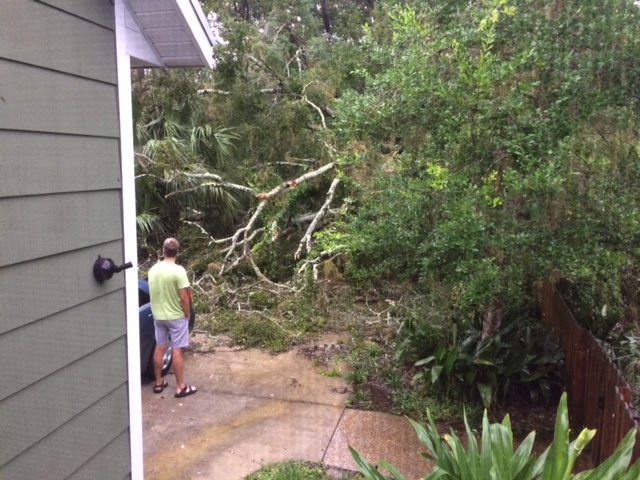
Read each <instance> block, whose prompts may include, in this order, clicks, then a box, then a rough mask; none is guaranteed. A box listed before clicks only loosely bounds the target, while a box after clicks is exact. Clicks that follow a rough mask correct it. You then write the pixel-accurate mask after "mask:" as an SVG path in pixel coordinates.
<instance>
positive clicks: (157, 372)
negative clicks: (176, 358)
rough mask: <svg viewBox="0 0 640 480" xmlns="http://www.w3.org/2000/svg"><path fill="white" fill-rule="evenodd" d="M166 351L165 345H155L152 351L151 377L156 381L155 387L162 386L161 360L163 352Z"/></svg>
mask: <svg viewBox="0 0 640 480" xmlns="http://www.w3.org/2000/svg"><path fill="white" fill-rule="evenodd" d="M166 350H167V346H166V345H158V344H156V348H155V349H154V350H153V376H154V378H155V380H156V383H155V384H156V385H162V360H163V359H164V352H165V351H166Z"/></svg>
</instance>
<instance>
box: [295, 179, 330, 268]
mask: <svg viewBox="0 0 640 480" xmlns="http://www.w3.org/2000/svg"><path fill="white" fill-rule="evenodd" d="M339 183H340V179H339V178H334V179H333V182H331V186H330V187H329V190H328V191H327V198H326V199H325V201H324V204H322V207H320V210H318V213H316V215H315V217H314V219H313V220H312V221H311V225H309V228H307V231H306V232H305V234H304V235H303V236H302V238H301V239H300V245H298V249H297V250H296V253H295V254H294V255H293V257H294V258H295V259H296V260H299V259H300V255H301V254H302V249H303V248H304V249H305V250H306V251H307V253H309V251H311V238H312V237H313V232H315V230H316V227H317V226H318V221H319V220H320V219H321V218H322V217H324V216H325V214H326V213H327V211H328V210H329V206H330V205H331V202H332V201H333V196H334V195H335V193H336V188H337V187H338V184H339Z"/></svg>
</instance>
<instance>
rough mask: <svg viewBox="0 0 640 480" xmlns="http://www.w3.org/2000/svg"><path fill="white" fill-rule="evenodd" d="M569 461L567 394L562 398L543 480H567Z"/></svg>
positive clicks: (543, 472)
mask: <svg viewBox="0 0 640 480" xmlns="http://www.w3.org/2000/svg"><path fill="white" fill-rule="evenodd" d="M568 460H569V415H568V413H567V393H566V392H565V393H563V394H562V396H561V397H560V403H559V405H558V409H557V412H556V425H555V430H554V435H553V442H552V443H551V446H550V447H549V453H548V455H547V457H546V461H545V463H544V469H543V471H542V480H565V478H566V469H567V463H568Z"/></svg>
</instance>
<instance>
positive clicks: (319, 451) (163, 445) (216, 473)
mask: <svg viewBox="0 0 640 480" xmlns="http://www.w3.org/2000/svg"><path fill="white" fill-rule="evenodd" d="M333 340H334V339H331V338H329V339H327V338H324V339H320V340H319V341H318V345H324V346H326V345H327V342H331V341H333ZM185 365H186V377H187V381H188V383H190V384H193V385H196V386H197V387H198V393H196V394H195V395H192V396H189V397H186V398H182V399H177V398H174V397H173V394H174V391H175V379H174V377H173V376H172V375H170V376H168V377H167V380H168V382H169V384H170V387H169V388H167V389H166V390H165V391H164V392H163V393H162V394H154V393H153V392H152V391H151V384H147V385H143V392H142V413H143V434H144V462H145V468H144V469H145V478H146V479H147V480H165V479H166V480H169V479H177V478H181V479H184V478H189V479H210V480H242V479H244V478H245V477H246V476H247V475H248V474H250V473H252V472H254V471H256V470H258V469H259V468H260V467H261V466H263V465H266V464H270V463H276V462H281V461H284V460H289V459H296V460H307V461H310V462H318V463H323V464H324V465H325V466H326V467H327V469H328V470H329V471H330V472H331V473H332V474H334V475H335V476H336V478H340V477H341V475H342V474H343V473H344V472H353V471H356V470H357V468H356V467H355V464H354V462H353V460H352V458H351V455H350V453H349V451H348V446H349V445H350V446H352V447H354V448H355V449H356V450H358V451H359V452H360V453H361V454H362V455H363V456H364V457H365V458H367V459H368V460H369V461H370V462H372V463H376V462H377V461H378V460H379V459H381V458H385V459H387V460H389V461H391V463H393V464H394V465H395V466H396V467H398V468H399V469H400V471H402V472H403V473H404V474H405V475H406V477H407V479H408V480H412V479H416V480H417V479H419V478H421V477H422V476H424V474H425V473H426V472H427V471H428V470H429V465H428V463H427V462H426V460H424V458H422V456H421V455H420V453H421V452H422V451H424V449H423V448H422V446H421V444H420V443H419V442H418V440H417V438H416V436H415V433H414V432H413V429H412V428H411V426H410V425H409V422H408V421H407V420H406V419H405V418H403V417H399V416H396V415H390V414H387V413H380V412H368V411H358V410H352V409H348V408H346V407H345V405H346V402H347V399H348V395H349V391H348V384H347V383H346V382H345V380H344V379H342V378H341V377H339V376H333V375H328V374H327V373H326V372H325V371H324V370H323V369H321V368H318V367H317V366H316V365H314V363H313V361H312V359H311V358H309V357H308V356H305V355H301V354H300V351H299V349H296V350H292V351H290V352H286V353H282V354H279V355H271V354H269V353H266V352H263V351H261V350H258V349H248V350H238V349H234V348H230V347H225V346H221V347H218V346H217V347H215V351H209V352H206V353H198V352H188V353H187V354H186V355H185ZM323 372H324V373H325V374H324V375H323V374H322V373H323Z"/></svg>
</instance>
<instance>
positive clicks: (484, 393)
mask: <svg viewBox="0 0 640 480" xmlns="http://www.w3.org/2000/svg"><path fill="white" fill-rule="evenodd" d="M476 386H477V387H478V391H479V392H480V398H481V399H482V404H483V405H484V408H487V409H488V408H489V407H490V406H491V401H492V400H493V388H491V385H487V384H484V383H478V384H476Z"/></svg>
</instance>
